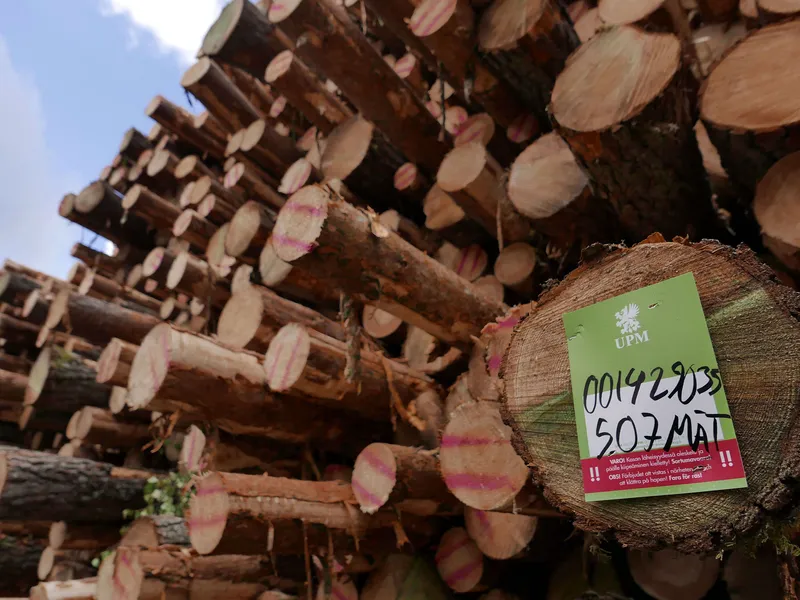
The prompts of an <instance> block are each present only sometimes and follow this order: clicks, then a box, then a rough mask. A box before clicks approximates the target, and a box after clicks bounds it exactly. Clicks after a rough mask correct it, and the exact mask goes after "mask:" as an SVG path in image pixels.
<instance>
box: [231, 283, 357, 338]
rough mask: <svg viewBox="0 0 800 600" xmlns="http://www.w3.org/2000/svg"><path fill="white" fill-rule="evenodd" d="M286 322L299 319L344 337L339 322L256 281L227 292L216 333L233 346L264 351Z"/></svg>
mask: <svg viewBox="0 0 800 600" xmlns="http://www.w3.org/2000/svg"><path fill="white" fill-rule="evenodd" d="M289 323H299V324H301V325H303V326H305V327H308V328H310V329H314V330H316V331H318V332H320V333H323V334H325V335H326V336H330V337H331V338H333V339H336V340H339V341H345V340H346V335H345V332H344V329H343V328H342V326H341V324H339V323H336V322H334V321H331V320H330V319H328V318H327V317H325V316H324V315H321V314H320V313H318V312H317V311H315V310H313V309H310V308H307V307H305V306H303V305H302V304H298V303H296V302H292V301H291V300H286V299H285V298H282V297H281V296H279V295H278V294H276V293H275V292H273V291H272V290H269V289H268V288H265V287H263V286H260V285H257V286H249V287H248V288H246V289H244V290H240V291H238V292H236V293H234V294H232V295H231V298H230V300H228V302H227V303H226V304H225V309H224V310H223V311H222V314H220V317H219V324H218V325H217V337H218V338H219V340H220V341H221V342H223V343H225V344H228V345H230V346H232V347H234V348H247V349H248V350H254V351H256V352H266V351H267V349H268V348H269V345H270V342H271V341H272V339H273V338H274V337H275V335H276V333H277V332H278V330H279V329H280V328H281V327H283V326H285V325H288V324H289Z"/></svg>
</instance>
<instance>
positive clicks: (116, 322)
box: [48, 292, 160, 345]
mask: <svg viewBox="0 0 800 600" xmlns="http://www.w3.org/2000/svg"><path fill="white" fill-rule="evenodd" d="M64 300H65V301H64V303H63V304H60V303H59V304H57V303H56V302H53V303H52V304H51V306H50V309H51V310H50V314H48V322H50V323H55V324H56V325H57V324H58V323H60V322H61V320H62V319H64V318H65V317H66V318H67V319H69V326H70V331H71V333H72V334H73V335H78V336H80V337H82V338H84V339H86V340H89V341H90V342H94V343H96V344H100V345H104V344H107V343H108V341H109V340H110V339H111V338H114V337H117V338H120V339H122V340H124V341H126V342H130V343H133V344H138V343H140V342H141V341H142V339H143V338H144V336H145V335H147V333H148V332H149V331H150V329H152V328H153V327H154V326H156V325H158V323H160V319H159V318H158V316H151V315H148V314H145V313H141V312H136V311H133V310H128V309H127V308H123V307H121V306H118V305H116V304H112V303H110V302H103V301H102V300H97V299H95V298H89V297H88V296H81V295H80V294H77V293H75V292H68V293H67V294H65V296H64ZM59 313H60V314H59ZM51 327H52V326H51Z"/></svg>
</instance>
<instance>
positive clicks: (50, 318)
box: [44, 287, 72, 329]
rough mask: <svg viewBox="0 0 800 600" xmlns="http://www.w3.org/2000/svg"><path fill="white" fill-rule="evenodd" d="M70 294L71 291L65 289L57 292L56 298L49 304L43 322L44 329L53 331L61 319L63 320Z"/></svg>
mask: <svg viewBox="0 0 800 600" xmlns="http://www.w3.org/2000/svg"><path fill="white" fill-rule="evenodd" d="M71 293H72V292H71V290H70V289H69V288H67V287H65V288H63V289H61V290H59V292H58V294H56V297H55V298H53V301H52V302H51V303H50V308H49V310H48V311H47V318H46V319H45V321H44V327H45V328H47V329H55V328H56V327H57V326H58V324H59V323H61V319H63V318H64V315H65V314H66V312H67V304H68V303H69V296H70V294H71Z"/></svg>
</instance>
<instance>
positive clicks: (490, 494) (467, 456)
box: [440, 403, 528, 510]
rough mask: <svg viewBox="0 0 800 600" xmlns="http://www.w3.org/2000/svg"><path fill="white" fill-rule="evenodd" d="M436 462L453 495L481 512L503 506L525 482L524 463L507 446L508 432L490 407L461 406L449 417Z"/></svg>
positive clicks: (508, 441)
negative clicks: (438, 463) (438, 460)
mask: <svg viewBox="0 0 800 600" xmlns="http://www.w3.org/2000/svg"><path fill="white" fill-rule="evenodd" d="M440 461H441V468H442V476H443V477H444V481H445V484H446V485H447V487H448V489H449V490H450V491H451V492H452V493H453V495H454V496H455V497H456V498H458V499H459V500H461V501H462V502H463V503H464V504H466V505H467V506H471V507H473V508H477V509H481V510H493V509H496V508H500V507H503V506H505V505H507V504H508V503H510V502H511V501H512V500H513V499H514V497H516V495H517V494H518V493H519V491H520V490H521V489H522V487H523V486H524V485H525V482H526V481H527V480H528V468H527V466H526V465H525V461H523V460H522V459H521V458H520V457H519V456H518V455H517V453H516V452H515V451H514V448H513V446H512V445H511V429H510V428H509V427H507V426H506V425H504V424H503V420H502V419H501V418H500V412H499V410H498V409H497V408H496V406H494V405H491V404H484V403H476V404H471V405H463V406H461V407H460V408H458V409H457V410H456V411H454V412H453V414H452V415H450V422H449V423H448V424H447V427H446V428H445V430H444V434H443V436H442V442H441V450H440Z"/></svg>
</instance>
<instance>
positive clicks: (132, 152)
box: [119, 127, 153, 161]
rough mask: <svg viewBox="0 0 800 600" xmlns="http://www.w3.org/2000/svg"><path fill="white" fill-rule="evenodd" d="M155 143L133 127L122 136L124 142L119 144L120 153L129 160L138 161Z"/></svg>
mask: <svg viewBox="0 0 800 600" xmlns="http://www.w3.org/2000/svg"><path fill="white" fill-rule="evenodd" d="M152 147H153V143H152V142H151V141H150V140H149V139H147V136H146V135H145V134H143V133H142V132H141V131H139V130H138V129H136V128H135V127H131V128H130V129H128V131H126V132H125V135H124V136H122V141H121V142H120V144H119V153H120V155H121V156H124V157H125V158H127V159H128V160H131V161H136V160H137V159H138V158H139V157H140V156H141V155H142V153H143V152H145V151H146V150H150V149H151V148H152Z"/></svg>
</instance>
